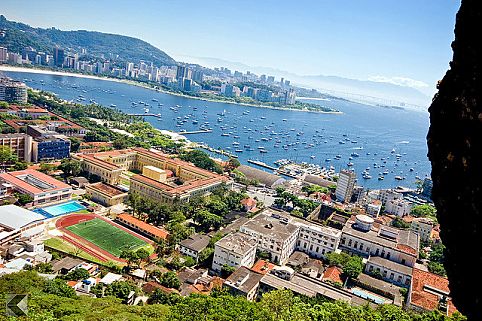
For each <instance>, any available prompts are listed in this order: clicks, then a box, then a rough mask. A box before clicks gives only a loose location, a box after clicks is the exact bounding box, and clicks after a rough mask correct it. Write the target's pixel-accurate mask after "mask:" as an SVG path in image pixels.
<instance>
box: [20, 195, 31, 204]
mask: <svg viewBox="0 0 482 321" xmlns="http://www.w3.org/2000/svg"><path fill="white" fill-rule="evenodd" d="M17 201H18V203H19V204H20V205H22V206H23V205H25V204H28V203H31V202H32V201H33V197H32V196H30V195H28V194H18V195H17Z"/></svg>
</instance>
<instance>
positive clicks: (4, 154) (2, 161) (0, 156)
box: [0, 145, 17, 167]
mask: <svg viewBox="0 0 482 321" xmlns="http://www.w3.org/2000/svg"><path fill="white" fill-rule="evenodd" d="M16 161H17V155H14V154H13V153H12V149H11V148H10V147H8V146H4V145H0V165H1V166H2V167H5V166H6V164H11V163H14V162H16Z"/></svg>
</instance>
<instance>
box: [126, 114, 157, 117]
mask: <svg viewBox="0 0 482 321" xmlns="http://www.w3.org/2000/svg"><path fill="white" fill-rule="evenodd" d="M128 115H129V116H140V117H144V116H149V117H156V118H161V114H153V113H143V114H128Z"/></svg>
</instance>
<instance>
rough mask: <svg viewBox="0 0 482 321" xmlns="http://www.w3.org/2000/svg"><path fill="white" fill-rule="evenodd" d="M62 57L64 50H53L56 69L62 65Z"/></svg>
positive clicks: (56, 48) (57, 48)
mask: <svg viewBox="0 0 482 321" xmlns="http://www.w3.org/2000/svg"><path fill="white" fill-rule="evenodd" d="M64 57H65V53H64V49H61V48H59V47H55V48H54V65H55V66H56V67H62V65H63V64H64Z"/></svg>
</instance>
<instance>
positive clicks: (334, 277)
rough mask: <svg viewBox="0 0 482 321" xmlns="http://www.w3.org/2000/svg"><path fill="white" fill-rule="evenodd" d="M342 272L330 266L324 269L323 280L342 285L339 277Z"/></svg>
mask: <svg viewBox="0 0 482 321" xmlns="http://www.w3.org/2000/svg"><path fill="white" fill-rule="evenodd" d="M342 274H343V271H342V270H341V269H340V268H339V267H337V266H330V267H329V268H327V269H326V271H325V273H323V280H330V281H333V282H339V283H341V284H343V280H342V278H341V275H342Z"/></svg>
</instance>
